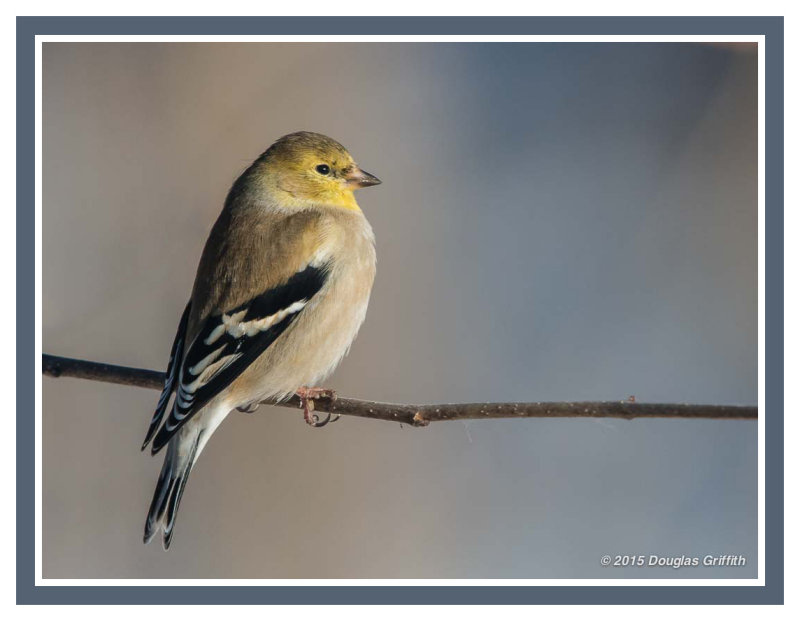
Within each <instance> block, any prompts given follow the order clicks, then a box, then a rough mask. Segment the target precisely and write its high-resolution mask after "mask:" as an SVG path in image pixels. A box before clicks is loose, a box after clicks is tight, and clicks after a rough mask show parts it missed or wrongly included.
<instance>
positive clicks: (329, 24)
mask: <svg viewBox="0 0 800 621" xmlns="http://www.w3.org/2000/svg"><path fill="white" fill-rule="evenodd" d="M42 34H76V35H81V34H82V35H95V34H97V35H102V34H106V35H108V34H163V35H178V34H196V35H203V34H231V35H234V34H236V35H239V34H241V35H245V34H311V35H314V34H342V35H355V34H377V35H381V34H430V35H471V34H509V35H515V34H516V35H524V34H607V35H628V34H634V35H635V34H666V35H674V34H693V35H762V34H763V35H764V36H765V41H766V45H765V85H766V93H765V188H766V189H765V194H766V231H765V238H766V246H765V260H766V265H765V272H766V276H765V296H766V304H765V308H766V310H765V328H766V342H765V348H766V361H765V364H766V387H765V388H766V395H765V402H766V404H767V407H768V411H769V419H770V420H769V423H770V424H769V425H767V426H766V436H765V439H764V440H765V442H764V445H765V460H764V461H765V490H764V491H765V499H766V500H765V502H766V507H765V524H764V528H765V573H766V582H765V586H763V587H752V586H721V587H720V586H700V585H698V586H675V587H671V586H652V587H651V586H607V587H606V586H591V587H588V586H566V587H562V586H475V587H472V586H459V587H452V586H447V587H445V586H396V587H395V586H374V587H373V586H342V587H338V586H333V587H331V586H324V587H316V586H253V587H250V586H247V587H243V586H214V587H204V586H179V587H172V586H163V587H161V586H157V587H151V586H130V587H128V586H109V587H102V586H86V587H83V586H76V587H50V586H39V587H37V586H34V571H35V563H34V555H35V544H34V541H35V539H34V537H35V535H34V528H35V523H34V502H35V498H34V495H35V485H34V472H35V468H34V459H35V457H34V450H33V443H34V441H35V439H34V412H33V403H34V399H33V394H34V391H35V383H34V380H35V376H34V372H38V368H39V365H38V364H37V362H36V361H35V360H34V357H35V352H34V342H33V339H34V337H33V335H34V316H33V313H32V312H31V308H32V307H33V304H34V296H35V290H34V274H33V270H34V264H35V263H34V259H35V257H34V253H35V250H34V244H33V238H34V209H33V204H34V195H35V185H34V183H35V181H34V162H35V159H34V158H35V140H34V130H35V112H34V96H35V94H34V87H35V82H34V62H35V39H34V37H35V36H36V35H42ZM783 55H784V29H783V17H782V16H778V17H574V18H572V17H543V18H539V17H17V177H16V179H17V237H16V241H17V290H16V294H17V306H16V311H17V370H18V373H17V378H16V379H17V383H16V388H17V443H16V451H17V478H16V482H17V490H16V491H17V494H16V501H17V507H16V508H17V513H16V517H17V604H782V603H783V593H784V573H783V558H784V549H783V545H784V539H783V537H784V520H783V510H784V499H783V483H784V471H783V457H784V453H783V415H784V414H783V406H784V404H783V269H784V267H783V200H784V197H783V181H784V159H783V114H784V109H783V92H784V86H783V68H784V56H783ZM21 369H29V372H24V371H23V372H19V370H21ZM26 397H29V398H26ZM762 415H763V413H762Z"/></svg>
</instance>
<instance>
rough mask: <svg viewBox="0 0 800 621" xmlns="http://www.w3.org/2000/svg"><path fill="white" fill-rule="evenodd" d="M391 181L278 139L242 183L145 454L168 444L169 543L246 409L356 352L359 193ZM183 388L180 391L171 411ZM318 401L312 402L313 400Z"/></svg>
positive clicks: (361, 282)
mask: <svg viewBox="0 0 800 621" xmlns="http://www.w3.org/2000/svg"><path fill="white" fill-rule="evenodd" d="M379 183H380V180H379V179H378V178H377V177H374V176H373V175H371V174H369V173H367V172H364V171H363V170H361V168H359V167H358V165H357V164H356V163H355V162H354V161H353V158H352V157H351V156H350V154H349V153H348V152H347V150H346V149H345V148H344V147H343V146H342V145H340V144H339V143H338V142H336V141H335V140H333V139H331V138H328V137H327V136H323V135H321V134H315V133H311V132H297V133H294V134H289V135H287V136H284V137H283V138H280V139H279V140H277V141H276V142H275V143H274V144H273V145H272V146H271V147H270V148H269V149H267V150H266V151H265V152H264V153H263V154H262V155H261V156H260V157H259V158H258V159H257V160H256V161H255V162H253V164H252V165H251V166H250V167H249V168H248V169H247V170H245V172H244V173H242V175H241V176H240V177H239V178H238V179H237V180H236V181H235V182H234V184H233V186H232V187H231V189H230V192H229V193H228V197H227V198H226V199H225V206H224V208H223V209H222V213H221V214H220V216H219V218H218V219H217V221H216V223H215V224H214V227H213V228H212V230H211V233H210V235H209V237H208V241H207V242H206V245H205V249H204V250H203V254H202V257H201V258H200V265H199V266H198V268H197V276H196V277H195V282H194V288H193V290H192V295H191V298H190V300H189V303H188V304H187V305H186V310H184V312H183V316H182V317H181V320H180V323H179V325H178V332H177V334H176V336H175V342H174V344H173V345H172V352H171V354H170V358H169V364H168V367H167V374H166V381H165V384H164V390H163V392H162V393H161V397H160V399H159V401H158V405H157V406H156V410H155V414H154V415H153V419H152V421H151V423H150V428H149V429H148V431H147V436H146V438H145V441H144V444H143V445H142V450H144V448H145V447H146V446H147V445H148V443H150V441H151V440H152V442H153V445H152V453H153V454H155V453H157V452H158V451H160V450H161V449H162V448H163V447H164V446H166V447H167V453H166V457H165V458H164V465H163V467H162V468H161V475H160V476H159V478H158V483H157V484H156V490H155V493H154V495H153V501H152V503H151V504H150V511H149V513H148V514H147V522H146V523H145V529H144V542H145V543H147V542H149V541H150V540H151V539H152V538H153V536H154V535H155V534H156V533H157V532H158V530H162V531H163V542H164V548H165V549H167V548H169V545H170V542H171V541H172V535H173V529H174V527H175V516H176V514H177V512H178V506H179V505H180V502H181V496H182V494H183V490H184V488H185V487H186V481H187V479H188V478H189V472H190V471H191V469H192V466H193V465H194V463H195V462H196V461H197V458H198V457H199V455H200V453H201V452H202V451H203V448H204V447H205V445H206V442H208V439H209V438H210V437H211V434H212V433H214V430H215V429H216V428H217V427H218V426H219V424H220V423H221V422H222V421H223V420H224V418H225V417H226V416H227V415H228V413H229V412H230V411H232V410H233V409H235V408H239V409H244V410H247V409H249V408H251V406H253V405H255V404H257V403H258V402H259V401H261V400H264V399H277V400H281V399H285V398H288V397H290V396H291V395H293V394H295V393H297V394H298V395H299V396H300V397H301V399H302V403H303V406H304V411H305V417H306V422H309V423H310V424H314V423H315V419H312V417H311V416H310V414H309V410H310V407H309V399H312V398H313V397H318V396H320V389H315V388H312V387H313V386H315V385H317V384H318V383H319V382H321V381H322V380H323V379H324V378H326V377H327V376H328V375H329V374H330V373H331V372H332V371H333V370H334V369H335V368H336V366H337V365H338V364H339V362H340V361H341V359H342V358H343V357H344V355H345V354H346V353H347V351H348V349H349V348H350V345H351V343H352V342H353V339H354V338H355V336H356V333H357V332H358V329H359V328H360V326H361V324H362V322H363V321H364V316H365V314H366V312H367V303H368V301H369V296H370V291H371V289H372V281H373V279H374V277H375V237H374V235H373V233H372V228H371V227H370V225H369V223H368V222H367V219H366V218H365V217H364V214H363V213H362V212H361V209H359V207H358V204H357V203H356V200H355V197H354V196H353V191H354V190H356V189H358V188H364V187H368V186H372V185H377V184H379ZM172 393H175V398H174V400H173V403H172V405H171V407H169V408H167V406H168V404H169V402H170V398H171V396H172ZM312 403H313V402H312Z"/></svg>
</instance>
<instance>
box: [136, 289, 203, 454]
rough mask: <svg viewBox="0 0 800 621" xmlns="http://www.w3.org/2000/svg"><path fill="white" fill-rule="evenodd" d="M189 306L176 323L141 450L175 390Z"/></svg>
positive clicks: (147, 442) (154, 431)
mask: <svg viewBox="0 0 800 621" xmlns="http://www.w3.org/2000/svg"><path fill="white" fill-rule="evenodd" d="M191 307H192V303H191V302H189V303H188V304H187V305H186V309H185V310H184V311H183V315H181V320H180V323H178V332H177V333H176V334H175V341H174V342H173V343H172V350H171V351H170V354H169V363H168V364H167V374H166V378H165V380H164V390H163V391H161V397H159V399H158V405H156V411H155V413H154V414H153V418H152V420H151V421H150V428H149V429H148V430H147V435H146V436H145V439H144V443H143V444H142V450H144V449H145V447H146V446H147V445H148V444H149V442H150V440H152V439H153V436H154V435H155V433H156V431H157V430H158V427H159V425H160V424H161V419H162V418H164V412H166V410H167V404H168V403H169V398H170V396H171V395H172V393H173V392H174V391H175V378H176V377H177V375H178V367H180V364H181V360H182V359H183V345H184V343H185V342H186V325H187V323H188V322H189V309H190V308H191Z"/></svg>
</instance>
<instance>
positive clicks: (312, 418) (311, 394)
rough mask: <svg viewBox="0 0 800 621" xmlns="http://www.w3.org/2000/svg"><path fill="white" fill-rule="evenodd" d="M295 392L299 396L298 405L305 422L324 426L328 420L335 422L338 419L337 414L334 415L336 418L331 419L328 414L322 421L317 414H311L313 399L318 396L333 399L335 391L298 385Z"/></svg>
mask: <svg viewBox="0 0 800 621" xmlns="http://www.w3.org/2000/svg"><path fill="white" fill-rule="evenodd" d="M296 394H297V396H298V397H300V407H302V408H303V418H304V419H305V421H306V423H308V424H309V425H311V426H312V427H324V426H325V425H327V424H328V423H330V422H336V421H337V420H339V415H338V414H337V415H336V418H333V419H331V415H330V414H328V415H327V416H326V417H325V420H323V421H320V420H319V416H317V415H316V414H312V412H313V411H314V399H319V398H320V397H325V398H328V399H335V398H336V393H335V392H334V391H332V390H330V389H328V388H312V387H310V386H300V388H298V389H297V393H296Z"/></svg>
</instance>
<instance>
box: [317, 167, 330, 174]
mask: <svg viewBox="0 0 800 621" xmlns="http://www.w3.org/2000/svg"><path fill="white" fill-rule="evenodd" d="M317 172H318V173H319V174H320V175H327V174H328V173H329V172H331V167H330V166H328V165H327V164H320V165H319V166H317Z"/></svg>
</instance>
